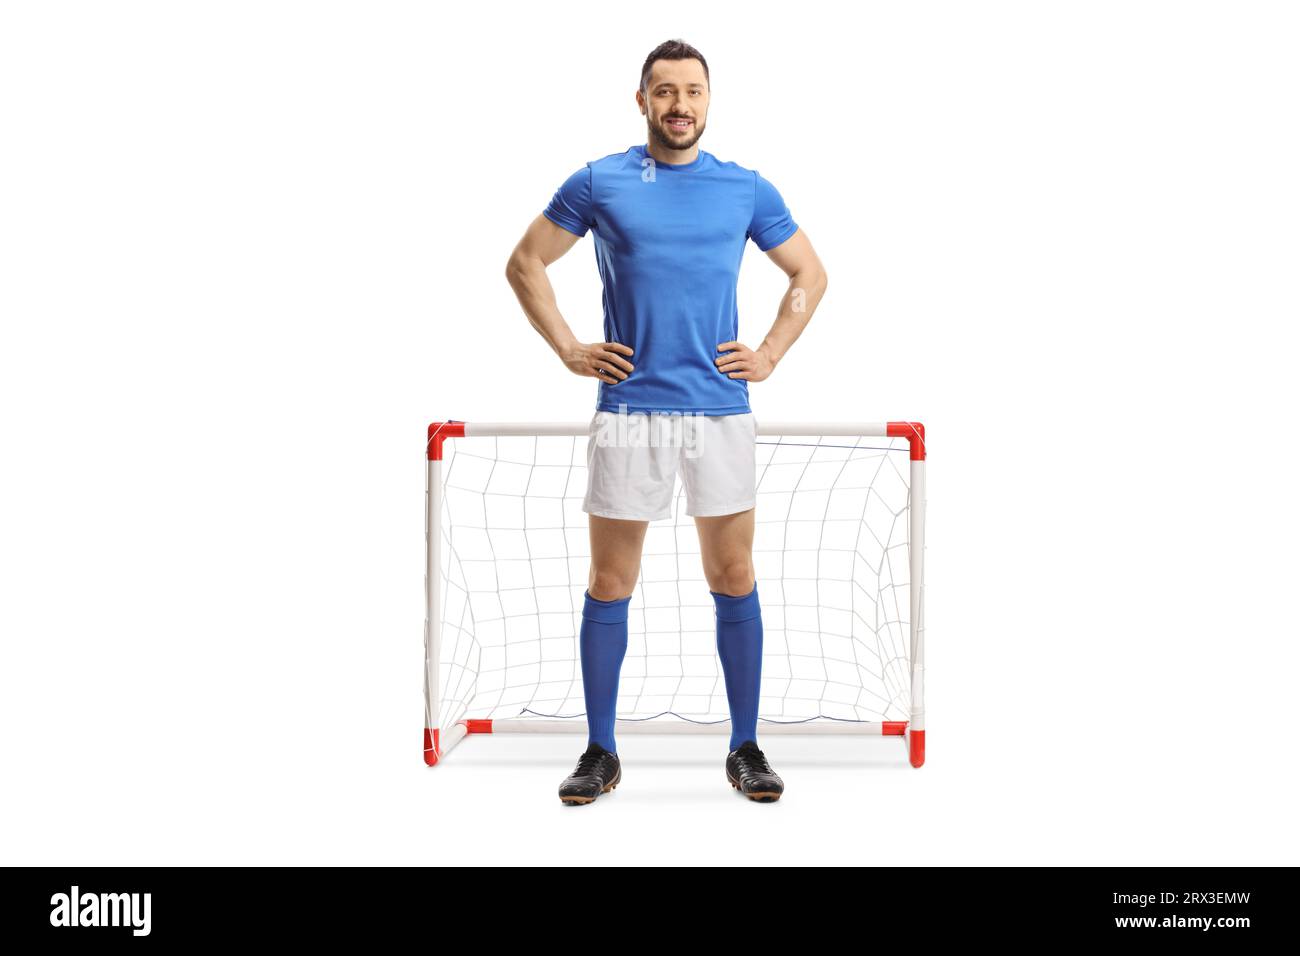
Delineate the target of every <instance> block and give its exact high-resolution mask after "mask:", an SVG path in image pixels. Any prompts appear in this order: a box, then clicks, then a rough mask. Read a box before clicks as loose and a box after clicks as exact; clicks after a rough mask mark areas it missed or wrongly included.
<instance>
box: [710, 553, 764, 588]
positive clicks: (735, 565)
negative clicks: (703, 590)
mask: <svg viewBox="0 0 1300 956" xmlns="http://www.w3.org/2000/svg"><path fill="white" fill-rule="evenodd" d="M712 577H713V580H712V581H710V582H709V587H711V588H712V589H713V590H715V591H717V592H718V593H719V594H726V595H729V596H731V597H744V596H745V595H746V594H748V593H749V592H750V591H752V590H754V564H753V562H751V561H749V560H748V559H740V560H736V561H728V562H727V563H726V564H724V565H722V567H721V568H719V569H718V570H717V571H716V572H715V573H714V574H713V575H712Z"/></svg>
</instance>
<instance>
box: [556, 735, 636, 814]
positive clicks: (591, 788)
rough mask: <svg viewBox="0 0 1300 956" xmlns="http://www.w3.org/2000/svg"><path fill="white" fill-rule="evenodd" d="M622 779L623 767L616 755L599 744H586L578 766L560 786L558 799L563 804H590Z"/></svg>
mask: <svg viewBox="0 0 1300 956" xmlns="http://www.w3.org/2000/svg"><path fill="white" fill-rule="evenodd" d="M622 779H623V766H622V764H621V763H620V762H619V759H618V755H617V754H614V753H611V752H610V751H608V750H606V749H605V748H604V747H602V746H601V745H600V744H598V743H595V742H592V743H590V744H588V746H587V749H586V751H585V752H584V753H583V755H582V756H581V757H579V758H578V766H577V767H576V768H575V769H574V771H573V773H571V774H569V775H568V776H567V777H565V778H564V782H563V783H561V784H560V799H561V800H562V801H563V802H565V803H572V804H581V803H591V801H593V800H595V799H596V798H597V797H598V796H600V795H601V794H602V793H608V792H609V791H611V790H613V789H614V788H615V787H617V786H618V784H619V781H621V780H622Z"/></svg>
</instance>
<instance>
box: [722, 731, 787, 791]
mask: <svg viewBox="0 0 1300 956" xmlns="http://www.w3.org/2000/svg"><path fill="white" fill-rule="evenodd" d="M727 780H728V781H730V782H731V785H732V786H733V787H735V788H736V789H737V790H739V791H740V792H741V793H743V794H744V795H745V796H747V797H749V799H751V800H757V801H758V802H759V803H775V802H776V801H777V800H780V799H781V794H782V793H783V792H784V791H785V784H784V783H783V782H782V780H781V778H780V777H778V776H777V775H776V771H775V770H773V769H772V766H771V764H769V763H768V762H767V757H765V756H763V751H761V750H759V749H758V743H757V742H756V741H753V740H746V741H745V742H744V743H743V744H741V745H740V746H739V747H737V748H736V749H735V750H733V751H732V752H731V753H729V754H727Z"/></svg>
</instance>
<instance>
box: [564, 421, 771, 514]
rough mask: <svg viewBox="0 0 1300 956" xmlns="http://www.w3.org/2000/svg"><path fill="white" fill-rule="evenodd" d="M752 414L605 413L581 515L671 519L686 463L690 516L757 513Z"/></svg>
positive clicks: (598, 424) (595, 437)
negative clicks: (677, 484) (674, 498)
mask: <svg viewBox="0 0 1300 956" xmlns="http://www.w3.org/2000/svg"><path fill="white" fill-rule="evenodd" d="M757 437H758V422H757V421H756V420H755V418H754V413H753V412H745V413H744V414H741V415H696V414H693V413H689V412H678V413H673V414H669V413H666V412H654V413H646V412H631V413H627V414H621V413H618V412H607V411H600V410H598V411H597V412H596V415H595V417H594V418H592V420H591V430H590V434H589V437H588V439H587V495H586V497H585V498H584V499H583V502H582V510H583V511H585V512H587V513H588V514H593V515H599V516H601V517H605V518H623V519H627V520H632V521H660V520H662V519H664V518H671V517H672V514H673V512H672V503H673V492H674V490H675V479H676V476H677V470H678V467H679V465H680V467H681V473H682V485H683V486H684V487H685V489H686V513H687V514H688V515H691V516H692V517H701V518H702V517H708V516H712V515H730V514H736V513H737V512H740V511H748V510H749V509H750V508H752V507H754V473H755V468H754V441H755V439H756V438H757Z"/></svg>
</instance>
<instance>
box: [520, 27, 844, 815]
mask: <svg viewBox="0 0 1300 956" xmlns="http://www.w3.org/2000/svg"><path fill="white" fill-rule="evenodd" d="M636 103H637V107H638V108H639V109H640V111H641V113H642V115H643V116H645V121H646V129H647V133H648V136H647V142H646V143H645V144H644V145H642V144H638V145H635V146H632V147H630V148H629V149H627V150H626V151H624V152H621V153H612V154H610V155H608V156H605V157H603V158H601V159H597V160H593V161H591V162H589V163H586V164H585V165H584V166H583V167H582V168H581V169H579V170H578V171H577V172H575V173H574V174H573V175H572V176H570V177H569V178H568V179H567V180H565V182H564V183H563V184H562V185H561V186H560V187H559V189H558V190H556V192H555V195H554V196H553V198H552V199H551V201H550V204H549V205H548V206H547V207H546V209H545V210H544V211H543V212H542V214H541V215H539V216H538V217H537V219H536V220H535V221H534V222H533V223H532V224H531V225H530V226H529V227H528V230H527V232H525V233H524V236H523V238H522V239H521V240H520V241H519V244H518V245H517V246H516V247H515V249H514V252H513V254H512V255H511V257H510V261H509V264H508V266H507V268H506V276H507V278H508V279H509V282H510V285H511V287H512V288H513V289H514V291H515V294H516V295H517V296H518V298H519V303H520V305H521V306H522V308H523V310H524V312H525V314H526V315H527V316H528V320H529V321H530V322H531V323H532V325H533V327H534V328H536V329H537V331H538V332H539V333H540V334H541V335H542V336H543V337H544V338H545V339H546V341H547V342H548V343H549V344H550V346H551V348H553V349H554V350H555V352H556V354H557V355H559V357H560V359H561V360H562V361H563V362H564V364H565V365H566V366H567V367H568V368H569V370H570V371H572V372H573V373H575V374H577V375H583V376H589V377H594V378H597V379H599V380H600V384H599V386H598V399H597V403H596V413H595V416H594V418H593V419H592V423H591V433H590V436H589V440H588V448H587V463H588V484H587V492H586V497H585V499H584V501H583V510H584V511H586V512H587V514H588V523H589V528H590V536H591V571H590V574H589V577H588V587H587V591H586V594H585V599H584V600H585V603H584V608H583V613H582V627H581V632H580V635H579V652H580V656H581V661H582V681H583V688H584V695H585V700H586V706H587V728H588V747H587V750H586V752H584V753H583V754H582V756H581V757H580V758H579V761H578V766H577V768H576V769H575V770H574V772H573V773H572V774H570V775H569V777H568V778H566V779H565V781H564V782H563V783H562V784H561V786H560V798H561V800H563V801H564V802H565V803H572V804H584V803H591V802H592V801H593V800H595V799H596V798H597V797H598V796H599V795H600V794H601V793H606V792H608V791H610V790H613V789H614V787H615V786H616V785H617V784H618V783H619V782H620V780H622V767H621V764H620V762H619V757H618V750H617V745H616V742H615V740H614V721H615V711H616V702H617V698H618V677H619V670H620V667H621V665H622V662H623V657H624V654H625V652H626V650H627V612H628V604H629V603H630V601H631V598H632V591H633V589H634V588H635V586H636V581H637V577H638V572H639V569H640V565H641V548H642V544H643V542H644V540H645V535H646V530H647V528H648V526H649V522H651V521H655V520H659V519H663V518H668V517H671V514H672V512H671V502H672V493H673V487H674V480H675V478H676V474H677V471H678V469H679V467H680V469H681V472H682V483H683V485H684V487H685V490H686V500H687V509H686V510H687V514H689V515H691V516H692V517H694V519H695V525H696V530H697V532H698V534H699V539H700V551H701V556H702V561H703V567H704V575H705V578H706V579H707V581H708V584H709V589H710V592H711V593H712V595H713V600H714V604H715V608H716V612H717V648H718V656H719V658H720V659H721V661H722V668H723V675H724V679H725V683H726V688H727V702H728V706H729V709H730V712H731V741H730V744H729V753H728V755H727V758H726V761H725V771H726V775H727V779H728V781H730V783H731V784H732V786H733V787H735V788H736V789H737V790H739V791H740V792H741V793H743V794H744V795H745V796H747V797H749V798H750V799H752V800H758V801H763V802H770V801H775V800H777V799H778V798H779V797H780V796H781V793H782V792H783V790H784V787H785V785H784V783H783V782H782V780H781V778H780V777H779V776H777V774H776V773H775V771H773V769H772V767H771V765H770V764H769V763H768V761H767V759H766V757H765V756H764V755H763V751H762V750H760V749H759V747H758V705H759V682H760V674H761V668H762V660H763V621H762V614H761V610H760V606H759V597H758V584H757V582H756V581H755V578H754V564H753V542H754V501H755V494H754V486H755V474H754V473H755V448H754V442H755V436H756V435H757V428H758V426H757V423H756V422H755V419H754V415H753V412H752V411H751V410H750V405H749V383H750V382H761V381H763V380H764V379H766V378H767V377H768V376H769V375H771V374H772V370H773V369H774V368H775V367H776V365H777V363H778V362H780V361H781V358H782V356H784V355H785V353H786V351H787V350H788V349H789V348H790V346H791V345H792V344H794V342H795V340H796V339H797V338H798V337H799V335H800V333H802V331H803V329H804V327H805V326H806V325H807V323H808V321H809V319H811V318H812V314H813V312H814V311H815V310H816V308H817V304H818V302H819V301H820V300H821V297H822V294H823V293H824V292H825V290H826V270H825V269H824V268H822V264H821V261H820V260H819V259H818V258H817V253H816V252H814V251H813V247H812V243H811V242H809V240H808V237H807V235H805V234H804V232H803V231H802V230H801V229H800V228H799V227H798V226H797V225H796V224H795V222H794V220H793V218H791V215H790V211H789V209H788V208H787V207H786V204H785V202H784V200H783V199H782V197H781V194H780V193H779V192H778V191H777V189H776V187H774V186H773V185H772V184H771V183H770V182H768V181H767V180H766V179H764V178H763V177H762V176H760V175H759V174H758V173H757V172H755V171H754V170H751V169H746V168H745V167H743V166H740V165H738V164H736V163H733V162H723V161H722V160H720V159H718V158H717V157H715V156H714V155H713V154H712V153H708V152H706V151H704V150H702V149H700V148H699V141H700V137H701V136H703V135H704V128H705V123H706V121H707V118H708V111H709V68H708V64H707V63H706V62H705V60H704V57H703V56H702V55H701V54H700V52H699V51H698V50H696V49H695V48H694V47H692V46H690V45H688V44H686V43H683V42H682V41H680V40H670V41H668V42H666V43H663V44H661V45H659V46H658V47H656V48H655V49H654V50H653V51H652V52H651V53H650V55H649V56H648V57H647V58H646V61H645V64H644V65H643V66H642V68H641V83H640V88H639V89H638V90H637V93H636ZM562 114H563V111H562ZM775 121H776V122H777V123H778V124H779V125H778V126H777V130H778V131H779V133H780V135H782V136H790V135H792V134H797V132H798V121H799V118H798V116H797V115H794V116H779V117H775ZM588 231H590V232H591V233H592V235H593V239H594V243H595V249H596V265H597V267H598V269H599V272H600V277H601V282H602V284H603V287H604V295H603V302H604V335H605V339H606V341H603V342H595V343H592V344H585V343H583V342H581V341H579V340H578V339H577V338H576V337H575V336H574V334H573V332H572V330H571V329H570V328H569V326H568V324H567V323H566V322H565V320H564V318H563V317H562V316H561V315H560V311H559V309H558V308H557V306H556V301H555V292H554V290H553V289H552V287H551V283H550V281H549V280H548V278H547V275H546V267H547V266H549V265H550V264H551V263H552V262H554V261H555V260H556V259H558V258H559V257H560V256H562V255H564V253H566V252H567V251H568V250H569V249H570V248H572V247H573V245H574V244H575V243H576V242H577V241H578V240H579V239H580V238H582V237H583V236H584V235H586V234H587V232H588ZM747 240H752V241H753V242H754V244H755V245H756V246H758V248H759V249H761V250H762V251H763V252H765V253H767V255H768V257H769V258H770V259H771V260H772V261H773V262H774V263H776V265H777V266H778V267H780V268H781V269H782V270H783V271H784V272H785V273H786V275H787V276H789V279H790V285H789V288H788V289H787V291H786V294H785V295H784V297H783V298H782V300H781V304H780V308H779V310H778V314H777V317H776V321H775V322H774V324H773V325H772V327H771V330H770V331H769V332H768V333H767V336H766V338H764V339H763V342H762V344H761V345H759V347H758V348H757V349H750V348H749V347H748V346H746V345H744V344H743V343H741V342H740V341H739V340H738V339H739V335H738V327H737V325H738V316H737V308H736V280H737V276H738V274H739V271H740V262H741V258H742V257H743V255H744V252H745V243H746V241H747Z"/></svg>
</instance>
